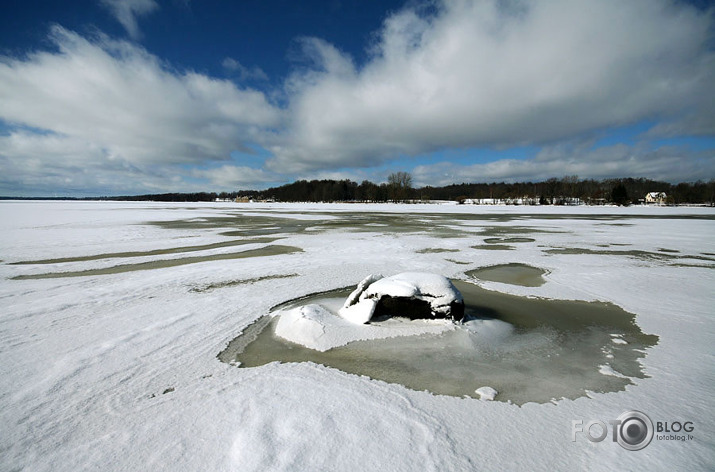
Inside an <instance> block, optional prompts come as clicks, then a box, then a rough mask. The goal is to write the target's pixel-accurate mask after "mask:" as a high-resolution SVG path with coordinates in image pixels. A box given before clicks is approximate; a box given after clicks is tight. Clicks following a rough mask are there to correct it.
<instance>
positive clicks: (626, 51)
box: [271, 0, 715, 171]
mask: <svg viewBox="0 0 715 472" xmlns="http://www.w3.org/2000/svg"><path fill="white" fill-rule="evenodd" d="M712 31H713V21H712V16H710V15H707V14H703V13H701V12H698V11H697V10H696V9H694V8H691V7H688V6H686V5H684V4H682V3H681V2H672V1H669V0H629V1H627V2H623V1H621V0H600V1H597V2H595V1H592V0H533V1H524V2H517V1H506V2H505V1H497V0H483V1H472V0H445V1H443V2H441V3H440V4H439V8H438V11H437V13H436V14H434V15H432V16H421V15H420V14H418V13H417V12H416V11H415V10H412V9H405V10H404V11H402V12H400V13H397V14H395V15H393V16H391V17H389V18H388V19H387V20H386V21H385V23H384V25H383V27H382V29H381V31H380V32H379V34H378V35H377V37H376V41H375V44H373V46H372V48H371V51H372V52H373V55H372V56H371V58H370V59H369V60H368V62H367V63H366V64H363V65H362V66H361V67H356V66H355V65H354V63H353V60H352V58H350V57H349V56H348V55H346V54H344V53H342V52H341V51H340V50H339V49H337V48H336V47H334V46H332V45H330V44H327V43H325V42H324V41H321V40H318V39H312V40H304V48H305V50H306V55H307V57H308V58H309V59H311V60H312V61H313V63H314V67H312V68H310V69H309V70H307V71H305V70H303V71H299V72H296V74H295V75H294V76H293V77H292V78H291V79H290V80H289V81H288V84H287V90H288V91H289V96H290V109H289V112H290V117H291V121H290V127H289V128H288V129H287V130H286V131H285V133H284V134H283V136H282V138H283V141H282V142H275V143H273V145H272V147H271V150H272V151H273V153H274V156H275V157H274V159H273V160H272V161H271V165H272V166H273V168H276V169H277V168H281V169H294V170H296V171H304V170H307V169H317V168H340V167H344V166H348V165H350V166H355V165H358V166H360V165H362V166H370V165H374V164H376V163H379V162H382V161H384V160H386V159H389V158H392V157H396V156H399V155H416V154H420V153H428V152H431V151H435V150H438V149H445V148H469V147H501V148H505V147H506V148H508V147H510V146H516V145H525V144H537V145H540V144H544V143H549V142H555V141H558V140H561V139H565V138H572V137H574V136H579V135H583V134H587V133H590V132H593V131H594V130H602V129H607V128H611V127H619V126H623V125H628V124H632V123H635V122H638V121H639V120H643V119H653V120H673V122H675V123H679V124H680V125H682V124H683V123H696V124H697V126H694V125H693V126H690V127H688V129H686V130H684V132H686V133H706V134H707V133H709V134H712V133H713V132H715V119H714V118H713V114H712V106H711V105H712V100H713V99H712V97H713V96H715V55H713V52H712V51H711V50H710V49H708V45H709V41H711V40H712ZM704 98H705V101H703V99H704ZM664 126H665V125H664ZM673 126H675V125H673ZM681 131H683V130H681Z"/></svg>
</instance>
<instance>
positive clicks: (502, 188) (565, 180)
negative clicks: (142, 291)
mask: <svg viewBox="0 0 715 472" xmlns="http://www.w3.org/2000/svg"><path fill="white" fill-rule="evenodd" d="M649 192H664V193H665V194H666V203H667V204H671V205H680V204H701V205H702V204H705V205H715V180H710V181H708V182H703V181H697V182H682V183H677V184H671V183H668V182H663V181H657V180H651V179H645V178H638V179H634V178H624V179H604V180H594V179H579V178H578V177H577V176H575V175H572V176H565V177H562V178H550V179H548V180H544V181H540V182H515V183H507V182H491V183H461V184H451V185H445V186H443V187H433V186H425V187H419V188H415V187H413V185H412V176H411V175H410V174H409V173H407V172H395V173H393V174H391V175H390V176H389V177H388V181H387V182H386V183H381V184H375V183H373V182H370V181H369V180H363V181H362V182H361V183H357V182H353V181H352V180H348V179H345V180H330V179H324V180H310V181H308V180H298V181H295V182H292V183H289V184H285V185H281V186H278V187H272V188H269V189H266V190H238V191H235V192H220V193H216V192H194V193H178V192H173V193H163V194H146V195H125V196H105V197H87V198H76V197H59V198H58V197H55V198H49V199H51V200H111V201H157V202H211V201H215V200H217V199H221V200H235V199H237V198H238V199H250V200H273V201H279V202H391V201H392V202H419V201H430V200H447V201H450V200H451V201H457V202H460V203H464V202H466V201H469V200H493V201H498V202H504V203H516V202H520V203H522V204H524V203H525V204H540V205H563V204H568V203H571V202H574V201H578V202H581V203H586V204H599V203H616V204H619V205H628V204H636V203H640V202H641V201H642V200H643V199H644V198H645V195H646V194H647V193H649ZM0 199H17V197H0ZM20 199H23V200H33V199H34V200H38V199H42V200H46V199H48V198H46V197H43V198H40V197H29V198H27V197H26V198H20Z"/></svg>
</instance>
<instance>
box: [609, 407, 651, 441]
mask: <svg viewBox="0 0 715 472" xmlns="http://www.w3.org/2000/svg"><path fill="white" fill-rule="evenodd" d="M618 419H619V420H620V421H621V424H620V425H618V434H617V439H616V440H617V441H618V444H620V445H621V446H622V447H623V448H624V449H628V450H629V451H640V450H641V449H643V448H644V447H646V446H647V445H648V444H650V442H651V440H652V439H653V422H652V421H651V420H650V418H648V415H646V414H645V413H642V412H640V411H636V410H632V411H626V412H625V413H623V414H622V415H621V416H619V417H618Z"/></svg>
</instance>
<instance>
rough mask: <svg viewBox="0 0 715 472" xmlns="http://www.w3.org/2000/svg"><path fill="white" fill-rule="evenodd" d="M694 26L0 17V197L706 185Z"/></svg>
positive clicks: (217, 10)
mask: <svg viewBox="0 0 715 472" xmlns="http://www.w3.org/2000/svg"><path fill="white" fill-rule="evenodd" d="M708 8H709V4H708V2H702V1H697V2H684V1H675V0H632V1H629V2H622V1H620V0H603V1H599V2H593V1H591V0H548V1H546V0H524V1H516V0H514V1H497V0H430V1H422V0H408V1H377V0H375V1H372V0H362V1H359V0H334V1H331V0H326V1H301V2H296V1H290V0H263V1H258V0H243V1H232V2H227V1H218V0H202V1H201V2H199V1H196V0H193V1H192V0H81V1H64V2H60V1H56V2H48V1H38V0H24V1H6V2H4V3H3V4H2V6H0V13H1V14H0V195H6V196H53V195H74V196H92V195H119V194H137V193H161V192H170V191H172V192H173V191H180V192H182V191H183V192H190V191H203V190H205V191H232V190H237V189H249V188H252V189H261V188H266V187H269V186H273V185H278V184H282V183H286V182H291V181H293V180H296V179H312V178H349V179H352V180H355V181H362V180H364V179H368V180H372V181H374V182H381V181H385V180H386V178H387V175H389V174H390V173H391V172H394V171H398V170H399V171H408V172H411V173H412V175H413V177H414V180H415V184H417V185H445V184H449V183H461V182H490V181H524V180H532V181H538V180H544V179H547V178H549V177H561V176H563V175H578V176H579V177H581V178H597V179H601V178H609V177H646V178H652V179H660V180H666V181H670V182H679V181H695V180H709V179H713V178H715V51H714V50H713V45H714V44H715V41H714V40H715V10H712V9H711V10H708Z"/></svg>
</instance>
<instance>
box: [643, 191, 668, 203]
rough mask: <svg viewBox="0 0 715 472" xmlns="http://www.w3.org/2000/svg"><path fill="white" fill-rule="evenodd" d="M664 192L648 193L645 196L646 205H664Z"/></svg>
mask: <svg viewBox="0 0 715 472" xmlns="http://www.w3.org/2000/svg"><path fill="white" fill-rule="evenodd" d="M665 197H666V195H665V192H648V193H647V194H646V195H645V202H646V204H654V205H665Z"/></svg>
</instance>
